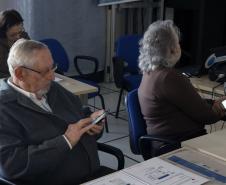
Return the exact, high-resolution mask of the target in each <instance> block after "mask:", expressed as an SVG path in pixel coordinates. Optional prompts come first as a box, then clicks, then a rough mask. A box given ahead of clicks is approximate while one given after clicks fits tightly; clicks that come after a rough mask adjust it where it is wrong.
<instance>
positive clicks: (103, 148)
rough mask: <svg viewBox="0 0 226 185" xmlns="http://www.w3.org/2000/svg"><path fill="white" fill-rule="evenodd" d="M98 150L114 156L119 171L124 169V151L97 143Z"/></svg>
mask: <svg viewBox="0 0 226 185" xmlns="http://www.w3.org/2000/svg"><path fill="white" fill-rule="evenodd" d="M97 147H98V150H100V151H102V152H105V153H109V154H111V155H114V156H115V157H116V158H117V160H118V168H117V170H121V169H123V168H124V165H125V159H124V155H123V153H122V151H121V150H120V149H118V148H116V147H114V146H110V145H106V144H104V143H97Z"/></svg>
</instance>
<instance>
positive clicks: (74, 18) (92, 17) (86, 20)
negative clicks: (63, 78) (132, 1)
mask: <svg viewBox="0 0 226 185" xmlns="http://www.w3.org/2000/svg"><path fill="white" fill-rule="evenodd" d="M0 7H1V8H0V10H4V9H9V8H10V9H11V8H15V9H17V10H18V11H19V12H20V13H21V15H22V16H23V18H24V25H25V29H26V30H27V31H28V33H29V35H30V36H31V38H32V39H37V40H39V39H43V38H48V37H52V38H56V39H58V40H60V42H61V43H62V44H63V45H64V47H65V49H66V51H67V53H68V55H69V58H70V61H71V67H70V73H74V65H73V57H74V55H81V54H82V55H91V56H94V57H97V58H98V59H99V61H100V67H99V70H101V69H104V63H105V47H106V46H105V45H106V43H105V38H106V12H105V9H104V7H97V5H96V0H65V1H62V0H22V1H21V0H19V1H18V0H1V1H0Z"/></svg>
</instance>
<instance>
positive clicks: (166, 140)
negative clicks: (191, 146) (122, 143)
mask: <svg viewBox="0 0 226 185" xmlns="http://www.w3.org/2000/svg"><path fill="white" fill-rule="evenodd" d="M147 141H159V142H163V143H166V144H171V145H175V146H180V142H178V141H175V140H170V139H169V138H167V137H162V136H161V137H158V136H151V135H145V136H141V137H140V139H139V142H147Z"/></svg>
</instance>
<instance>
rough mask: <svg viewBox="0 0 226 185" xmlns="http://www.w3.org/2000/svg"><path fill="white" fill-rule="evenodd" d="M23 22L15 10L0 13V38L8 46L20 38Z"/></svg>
mask: <svg viewBox="0 0 226 185" xmlns="http://www.w3.org/2000/svg"><path fill="white" fill-rule="evenodd" d="M23 21H24V20H23V18H22V16H21V15H20V14H19V12H17V11H16V10H5V11H2V12H0V38H1V39H6V40H7V41H8V44H9V45H12V44H13V43H14V42H16V41H17V40H18V39H20V38H22V33H23V32H24V27H23Z"/></svg>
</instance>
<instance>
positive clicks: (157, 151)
mask: <svg viewBox="0 0 226 185" xmlns="http://www.w3.org/2000/svg"><path fill="white" fill-rule="evenodd" d="M153 141H157V142H162V145H159V148H158V147H156V148H155V146H153V145H152V144H153V143H152V142H153ZM139 146H140V152H141V154H142V156H143V158H144V159H145V160H147V159H150V158H152V157H157V156H159V155H162V154H164V153H167V152H170V151H172V150H175V149H178V148H180V147H181V143H180V142H179V141H175V140H170V139H169V138H167V137H162V136H161V137H158V136H151V135H145V136H141V137H140V139H139Z"/></svg>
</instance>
